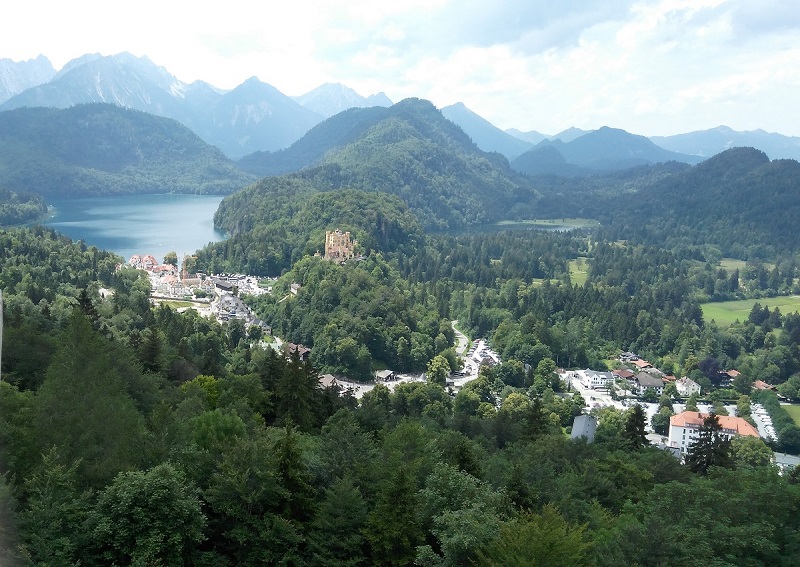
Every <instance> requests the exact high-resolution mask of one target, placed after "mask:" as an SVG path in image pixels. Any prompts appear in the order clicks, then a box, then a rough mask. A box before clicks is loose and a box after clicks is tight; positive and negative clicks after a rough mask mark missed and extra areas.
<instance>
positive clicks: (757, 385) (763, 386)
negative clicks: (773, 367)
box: [753, 380, 775, 390]
mask: <svg viewBox="0 0 800 567" xmlns="http://www.w3.org/2000/svg"><path fill="white" fill-rule="evenodd" d="M753 389H754V390H774V389H775V386H773V385H772V384H767V383H766V382H764V381H763V380H756V381H755V382H753Z"/></svg>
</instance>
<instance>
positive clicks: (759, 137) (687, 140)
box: [650, 126, 800, 160]
mask: <svg viewBox="0 0 800 567" xmlns="http://www.w3.org/2000/svg"><path fill="white" fill-rule="evenodd" d="M650 139H651V140H652V141H653V142H654V143H656V144H658V145H659V146H661V147H662V148H665V149H668V150H671V151H674V152H681V153H684V154H692V155H698V156H704V157H710V156H713V155H715V154H718V153H720V152H721V151H724V150H727V149H729V148H733V147H752V148H757V149H759V150H761V151H763V152H765V153H766V154H767V155H768V156H769V157H770V158H772V159H794V160H800V137H794V136H783V135H781V134H774V133H770V132H765V131H764V130H750V131H746V132H737V131H736V130H732V129H731V128H728V127H727V126H717V127H716V128H711V129H710V130H700V131H697V132H689V133H686V134H678V135H675V136H651V137H650Z"/></svg>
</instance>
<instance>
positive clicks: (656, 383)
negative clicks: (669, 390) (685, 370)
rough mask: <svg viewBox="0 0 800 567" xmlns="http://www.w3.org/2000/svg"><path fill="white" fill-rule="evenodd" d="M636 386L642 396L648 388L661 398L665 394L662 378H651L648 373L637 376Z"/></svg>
mask: <svg viewBox="0 0 800 567" xmlns="http://www.w3.org/2000/svg"><path fill="white" fill-rule="evenodd" d="M634 386H635V387H636V391H637V392H638V393H639V395H640V396H641V395H642V394H644V393H645V391H646V390H647V389H648V388H652V389H653V390H655V391H656V394H658V395H659V396H660V395H661V394H663V393H664V381H663V380H662V379H661V378H656V377H655V376H651V375H650V374H648V373H647V372H639V374H637V375H636V378H635V381H634Z"/></svg>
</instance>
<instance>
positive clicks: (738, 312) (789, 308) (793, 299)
mask: <svg viewBox="0 0 800 567" xmlns="http://www.w3.org/2000/svg"><path fill="white" fill-rule="evenodd" d="M756 303H760V304H761V306H762V307H763V306H764V305H766V306H768V307H769V309H770V311H772V310H773V309H775V308H776V307H777V308H778V309H780V311H781V313H782V314H784V315H785V314H787V313H794V312H795V311H800V296H797V295H790V296H783V297H762V298H761V299H742V300H739V301H720V302H716V303H704V304H703V305H701V307H702V308H703V319H704V320H705V321H711V320H712V319H713V320H714V321H716V322H717V325H719V326H721V327H728V326H730V325H732V324H733V323H735V322H736V320H737V319H738V320H739V321H741V322H745V321H747V316H748V315H750V311H751V310H752V309H753V305H755V304H756Z"/></svg>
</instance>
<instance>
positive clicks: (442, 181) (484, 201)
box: [223, 99, 537, 230]
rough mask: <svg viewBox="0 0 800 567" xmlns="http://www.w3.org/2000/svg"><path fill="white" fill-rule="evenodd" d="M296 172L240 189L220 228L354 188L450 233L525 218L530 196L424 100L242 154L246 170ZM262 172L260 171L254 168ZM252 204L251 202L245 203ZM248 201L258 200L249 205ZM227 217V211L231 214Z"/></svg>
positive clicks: (349, 114) (496, 158) (348, 117)
mask: <svg viewBox="0 0 800 567" xmlns="http://www.w3.org/2000/svg"><path fill="white" fill-rule="evenodd" d="M257 158H260V159H261V162H260V165H261V167H262V168H263V167H265V166H267V167H269V168H271V170H272V171H277V170H278V169H279V168H280V167H281V166H283V167H286V166H287V165H289V164H291V166H292V167H293V168H295V169H298V168H300V167H303V168H304V169H301V170H300V171H298V172H296V173H293V174H290V175H285V176H282V177H269V178H266V179H263V180H262V181H261V182H259V184H258V186H255V187H253V188H249V189H247V190H245V191H243V192H242V193H241V194H240V195H238V196H237V197H236V198H234V199H231V202H233V201H235V202H236V205H235V206H234V205H230V206H229V207H228V208H227V209H226V210H227V211H228V213H226V217H225V221H224V223H223V226H226V227H231V228H235V229H236V230H249V229H250V228H252V223H253V222H257V219H254V218H253V216H252V215H249V216H248V211H252V210H255V209H258V208H263V207H265V206H268V204H265V203H262V202H260V200H266V201H269V199H270V195H272V194H275V193H276V192H282V191H286V188H287V187H291V188H292V191H301V190H302V191H333V190H338V189H342V188H354V189H360V190H363V191H378V192H383V193H390V194H393V195H397V196H399V197H400V198H401V199H402V200H403V201H404V202H405V203H406V204H407V205H408V207H409V208H410V209H411V210H412V212H414V213H415V214H416V215H417V217H418V218H419V219H420V222H421V223H422V224H423V225H424V226H426V227H427V228H430V229H448V228H458V227H463V226H467V225H474V224H481V223H485V222H491V221H494V220H499V219H503V218H510V217H514V216H515V215H517V218H531V217H530V215H533V214H534V212H533V211H534V209H533V207H534V202H535V199H536V197H537V194H536V192H535V191H534V190H533V189H532V188H531V187H530V184H529V182H528V181H527V180H525V179H524V178H522V177H521V176H519V175H518V174H516V173H515V172H514V171H513V170H512V169H511V168H510V167H509V166H508V162H507V160H506V159H505V158H503V157H502V156H500V155H498V154H496V153H486V152H483V151H481V150H480V149H479V148H478V147H477V146H476V145H475V143H474V142H473V141H472V140H471V139H470V137H469V136H467V135H466V134H465V133H464V131H463V130H461V128H459V127H458V126H457V125H455V124H454V123H453V122H451V121H450V120H447V119H446V118H445V117H444V116H443V115H442V113H441V112H440V111H439V110H437V109H436V108H435V107H434V106H433V105H432V104H431V103H430V102H428V101H424V100H419V99H406V100H403V101H401V102H399V103H397V104H395V105H393V106H392V107H390V108H353V109H350V110H347V111H345V112H343V113H340V114H338V115H336V116H333V117H332V118H329V119H328V120H326V121H325V122H323V123H322V124H319V125H317V126H316V127H315V128H313V129H311V130H310V131H309V132H308V133H307V134H306V135H305V136H304V137H303V138H302V139H301V140H298V141H297V142H296V143H295V144H293V145H292V146H291V147H290V148H289V149H287V150H285V151H283V152H277V153H276V154H260V155H258V156H247V158H246V159H243V160H241V161H240V162H239V163H240V166H241V167H245V162H246V161H248V160H249V166H250V167H249V168H248V170H249V171H254V169H253V166H254V165H256V163H257ZM262 171H263V169H262ZM248 199H253V200H254V202H252V203H251V202H248ZM255 201H259V204H256V203H255ZM232 211H235V212H232Z"/></svg>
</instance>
